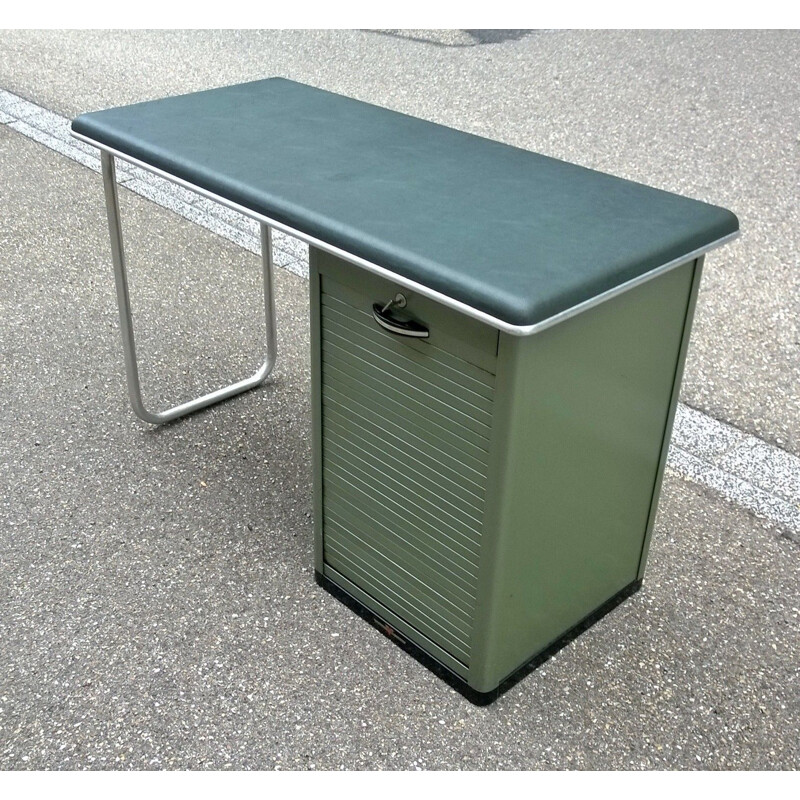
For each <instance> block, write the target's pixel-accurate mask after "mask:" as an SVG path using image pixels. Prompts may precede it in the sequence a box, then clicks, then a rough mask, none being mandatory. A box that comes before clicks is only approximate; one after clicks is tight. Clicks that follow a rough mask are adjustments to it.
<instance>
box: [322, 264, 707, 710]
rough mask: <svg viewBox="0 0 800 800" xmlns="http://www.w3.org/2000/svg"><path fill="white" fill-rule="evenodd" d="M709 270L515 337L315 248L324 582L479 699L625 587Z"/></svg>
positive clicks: (635, 564) (649, 512)
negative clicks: (399, 326)
mask: <svg viewBox="0 0 800 800" xmlns="http://www.w3.org/2000/svg"><path fill="white" fill-rule="evenodd" d="M701 267H702V258H700V259H696V260H691V261H688V262H686V263H684V264H682V265H679V266H677V267H676V268H674V269H671V270H669V271H667V272H665V273H664V274H662V275H660V276H658V277H655V278H653V279H651V280H649V281H646V282H644V283H642V284H641V285H639V286H637V287H635V288H633V289H631V290H629V291H627V292H624V293H622V294H619V295H618V296H616V297H613V298H611V299H609V300H607V301H605V302H603V303H600V304H599V305H596V306H594V307H592V308H590V309H588V310H586V311H584V312H583V313H579V314H576V315H574V316H571V317H570V318H568V319H566V320H565V321H563V322H561V323H560V324H557V325H554V326H552V327H549V328H547V329H545V330H543V331H541V332H540V333H538V334H535V335H532V336H526V337H517V336H512V335H509V334H506V333H502V332H499V331H497V330H495V329H494V328H492V327H489V326H488V325H485V324H483V323H481V322H478V321H476V320H474V319H470V318H468V317H466V316H463V315H461V314H460V313H458V312H457V311H455V310H453V309H450V308H445V307H444V306H442V305H440V304H438V303H436V302H434V301H432V300H430V299H427V298H424V297H421V296H418V295H415V294H414V292H412V291H408V290H406V289H404V288H402V287H401V286H398V285H396V284H393V283H392V282H391V281H388V280H385V279H383V278H381V277H378V276H376V275H372V274H368V273H365V272H364V271H363V270H361V269H359V268H357V267H354V266H352V265H351V264H348V263H347V262H345V261H343V260H341V259H338V258H336V257H335V256H333V255H330V254H328V253H325V252H323V251H321V250H318V249H315V248H312V250H311V317H312V332H311V341H312V370H313V376H312V387H313V415H314V425H313V430H314V437H313V452H314V498H315V500H314V501H315V514H314V519H315V529H316V530H315V561H316V563H315V567H316V572H317V578H318V581H319V582H320V583H322V584H323V585H324V586H326V587H327V588H328V589H329V590H331V591H333V592H334V593H335V594H336V595H337V596H339V597H340V598H341V599H343V600H345V601H346V602H348V604H350V605H351V606H353V607H354V608H356V609H357V610H358V611H359V612H360V613H362V614H363V615H364V616H366V617H367V618H370V619H371V621H372V622H374V623H375V624H377V625H378V626H379V627H381V628H382V629H383V630H384V631H385V632H387V633H388V634H390V635H392V636H393V637H394V638H395V639H397V640H398V641H400V643H401V644H404V645H405V646H406V647H407V648H408V649H410V650H411V651H412V652H413V653H414V654H415V655H416V656H418V657H420V658H421V660H423V661H424V662H425V663H427V664H428V665H429V666H433V667H435V668H436V669H437V671H438V672H439V673H440V674H442V675H443V677H446V678H447V679H448V680H449V681H450V682H451V683H452V684H453V685H455V686H456V687H457V688H459V689H460V690H461V691H462V692H463V693H464V694H466V695H467V696H468V697H469V698H470V699H471V700H473V701H475V702H488V701H491V700H492V699H494V697H496V696H497V694H498V693H499V692H500V691H501V690H502V689H504V688H506V687H507V686H508V685H510V683H511V682H513V681H514V679H515V678H516V677H518V676H520V675H522V674H524V673H525V671H526V668H528V669H529V668H530V667H532V666H533V665H535V664H536V663H538V662H539V661H541V660H542V659H543V657H546V655H547V654H549V653H550V652H552V651H553V650H554V649H556V648H558V647H559V646H561V645H562V644H563V643H564V642H565V641H568V640H569V638H571V637H572V636H574V635H575V632H576V631H578V630H580V629H582V627H584V626H585V625H586V624H588V623H589V622H591V621H593V620H594V619H596V618H598V617H599V616H600V615H602V614H603V613H604V612H606V611H607V610H610V609H611V608H613V607H614V605H616V604H617V603H618V602H619V601H620V600H622V599H624V598H625V597H626V596H628V595H629V594H631V593H632V592H633V591H635V590H636V589H637V588H638V587H639V585H640V583H641V579H642V574H643V572H644V567H645V562H646V558H647V549H648V543H649V539H650V533H651V530H652V526H653V520H654V516H655V510H656V504H657V500H658V492H659V487H660V484H661V477H662V473H663V469H664V461H665V458H666V452H667V447H668V443H669V436H670V429H671V425H672V419H673V415H674V412H675V405H676V402H677V394H678V387H679V384H680V377H681V371H682V367H683V363H684V358H685V353H686V346H687V342H688V338H689V329H690V326H691V320H692V314H693V310H694V303H695V297H696V292H697V286H698V283H699V279H700V271H701ZM398 293H402V294H403V296H404V298H405V299H406V301H407V305H406V307H405V308H404V309H403V310H402V313H401V316H402V318H403V319H407V320H415V321H417V322H419V323H421V324H422V325H423V326H425V327H426V328H427V329H428V330H429V337H428V338H426V339H417V338H406V337H404V336H398V335H395V334H393V333H391V332H388V331H386V330H384V329H383V328H382V327H381V326H379V325H378V324H376V321H375V319H374V318H373V314H372V307H373V304H375V303H378V304H379V305H384V304H386V303H388V302H389V301H390V300H392V299H393V298H395V297H396V295H397V294H398Z"/></svg>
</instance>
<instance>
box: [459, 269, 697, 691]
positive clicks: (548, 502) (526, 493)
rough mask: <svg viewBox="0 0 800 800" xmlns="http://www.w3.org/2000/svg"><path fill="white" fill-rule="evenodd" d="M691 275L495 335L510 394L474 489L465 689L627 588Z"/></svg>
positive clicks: (496, 678)
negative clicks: (480, 569)
mask: <svg viewBox="0 0 800 800" xmlns="http://www.w3.org/2000/svg"><path fill="white" fill-rule="evenodd" d="M694 268H695V263H694V262H689V263H687V264H685V265H683V266H681V267H678V268H676V269H674V270H672V271H670V272H668V273H666V274H665V275H663V276H661V277H659V278H656V279H653V280H651V281H649V282H647V283H645V284H643V285H641V286H639V287H637V288H636V289H633V290H631V291H629V292H626V293H624V294H622V295H620V296H618V297H616V298H614V299H613V300H609V301H608V302H606V303H603V304H601V305H599V306H597V307H595V308H593V309H591V310H590V311H587V312H585V313H583V314H580V315H578V316H576V317H573V318H572V319H570V320H568V321H566V322H564V323H562V324H560V325H558V326H555V327H553V328H550V329H548V330H546V331H543V332H542V333H540V334H537V335H535V336H532V337H529V338H527V339H512V338H511V337H507V336H501V340H500V352H499V358H498V374H497V378H498V393H499V392H501V391H502V390H503V389H505V388H507V389H508V390H509V391H510V392H511V395H512V396H511V397H510V398H505V399H506V400H507V402H504V403H502V409H503V413H505V414H507V415H508V418H507V419H506V420H499V419H498V420H496V423H497V429H498V430H500V429H502V430H504V431H505V436H504V437H503V439H504V440H503V441H497V442H495V443H494V445H493V446H494V447H495V448H497V451H496V452H495V454H494V457H493V459H492V464H493V465H495V467H496V472H495V473H494V474H492V475H491V476H490V485H489V487H488V489H487V501H488V504H487V517H486V520H487V521H486V546H487V549H488V547H489V546H490V542H491V546H492V547H493V548H494V552H493V553H492V554H491V555H490V554H489V553H486V561H485V562H484V566H485V567H487V568H489V569H490V570H491V575H489V576H488V577H486V576H484V577H485V580H483V581H482V583H481V587H482V591H481V593H480V597H479V602H481V603H485V607H484V609H483V613H482V614H480V630H476V639H478V640H480V641H481V645H480V648H479V651H480V660H479V663H478V662H475V663H474V667H475V668H474V670H473V674H472V675H471V678H470V684H471V685H472V686H473V687H474V688H476V689H477V690H478V691H489V690H491V689H493V688H494V687H495V686H496V685H497V684H498V683H499V682H500V681H502V680H503V679H504V678H505V677H507V676H508V675H509V674H510V673H512V672H514V671H515V670H516V669H517V668H519V667H520V666H522V665H523V664H524V663H525V662H526V661H528V660H529V659H530V658H531V657H533V656H534V655H536V654H537V653H539V652H540V651H542V650H543V649H545V648H546V647H547V646H548V645H549V644H551V643H552V642H553V641H554V640H556V639H558V638H559V637H560V636H561V635H563V634H564V633H565V632H566V631H567V630H569V629H570V628H571V627H572V626H573V625H575V624H577V623H578V622H580V621H581V620H582V619H583V618H584V617H586V616H587V615H588V614H590V613H592V612H593V611H594V610H595V609H597V608H598V607H599V606H601V605H602V604H603V603H605V602H606V601H607V600H608V599H609V598H611V597H612V596H614V595H615V594H616V593H617V592H619V591H620V590H622V589H623V588H624V587H626V586H627V585H628V584H630V583H632V582H633V581H635V580H636V579H637V575H638V570H639V563H640V558H641V555H642V549H643V543H644V540H645V536H646V531H647V529H648V521H649V518H650V512H651V505H652V502H653V496H654V487H655V486H656V484H657V482H658V478H659V475H660V466H661V454H662V444H663V441H664V436H665V431H667V432H668V429H669V420H670V414H671V411H672V409H673V407H674V404H673V387H674V383H675V380H676V373H677V374H679V369H678V367H679V364H680V361H681V359H682V357H683V354H684V350H683V349H682V341H683V337H684V328H685V322H686V319H687V314H688V313H689V309H690V300H691V298H692V295H693V293H692V286H693V276H694ZM504 369H505V370H513V375H504V374H503V370H504ZM500 410H501V405H500V404H499V403H498V408H497V412H498V413H500ZM492 529H494V530H492ZM476 655H477V654H476Z"/></svg>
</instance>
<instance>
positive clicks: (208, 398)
mask: <svg viewBox="0 0 800 800" xmlns="http://www.w3.org/2000/svg"><path fill="white" fill-rule="evenodd" d="M100 158H101V162H102V166H103V187H104V189H105V196H106V211H107V212H108V229H109V233H110V235H111V257H112V261H113V263H114V283H115V284H116V288H117V304H118V306H119V321H120V329H121V331H122V349H123V351H124V353H125V372H126V373H127V377H128V395H129V396H130V400H131V406H133V410H134V412H135V413H136V414H137V415H138V416H139V417H141V419H143V420H144V421H145V422H149V423H151V424H153V425H160V424H162V423H164V422H169V421H171V420H173V419H177V418H178V417H182V416H184V415H185V414H190V413H191V412H192V411H197V410H198V409H201V408H205V407H206V406H210V405H212V404H214V403H218V402H220V401H221V400H227V399H228V398H229V397H233V396H234V395H236V394H240V393H241V392H246V391H247V390H248V389H253V388H255V387H256V386H259V385H260V384H262V383H263V382H264V381H265V380H266V378H267V376H268V375H269V374H270V372H272V367H273V366H274V365H275V357H276V354H277V332H276V325H275V296H274V293H273V288H272V229H271V228H270V227H269V225H267V224H265V223H263V222H262V223H261V261H262V266H263V271H264V308H265V312H266V328H267V330H266V334H267V358H266V361H265V362H264V363H263V364H262V365H261V368H260V369H259V370H258V371H257V372H256V373H255V374H254V375H252V376H251V377H250V378H245V379H244V380H241V381H238V382H237V383H232V384H231V385H230V386H226V387H224V388H222V389H217V390H216V391H214V392H209V393H208V394H205V395H203V396H202V397H198V398H196V399H195V400H189V401H188V402H186V403H181V404H180V405H177V406H173V407H172V408H169V409H167V410H166V411H160V412H152V411H148V410H147V409H146V408H145V407H144V403H143V402H142V391H141V386H140V384H139V365H138V361H137V359H136V344H135V342H134V336H133V315H132V314H131V302H130V294H129V292H128V276H127V272H126V269H125V251H124V249H123V245H122V225H121V223H120V214H119V201H118V198H117V178H116V169H115V166H114V156H112V155H111V154H110V153H106V152H105V151H102V152H101V155H100Z"/></svg>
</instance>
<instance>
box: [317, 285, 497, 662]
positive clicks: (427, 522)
mask: <svg viewBox="0 0 800 800" xmlns="http://www.w3.org/2000/svg"><path fill="white" fill-rule="evenodd" d="M372 299H373V298H372V296H371V295H370V296H369V297H366V296H365V297H364V301H363V302H354V300H353V290H352V288H351V287H345V286H343V285H340V284H339V283H338V282H337V281H335V280H333V279H331V278H330V277H328V276H327V275H324V276H322V279H321V291H320V305H321V307H320V334H321V335H320V355H321V358H320V361H321V402H322V413H321V427H322V485H323V492H322V518H323V556H324V561H325V563H326V564H327V565H329V566H330V567H332V568H333V569H335V570H336V571H337V572H338V573H339V574H341V575H343V576H344V577H345V578H347V579H348V580H349V581H352V583H353V584H355V585H356V586H358V587H359V588H360V589H361V590H362V591H363V592H365V593H366V594H367V595H369V596H370V597H372V598H374V599H375V600H377V601H378V602H379V603H381V604H382V605H383V606H385V607H386V608H388V609H390V610H391V611H392V612H393V613H394V614H395V615H397V617H399V618H401V619H402V620H403V621H404V622H406V623H407V625H408V626H410V627H411V628H412V629H413V631H417V632H419V633H420V634H422V637H425V638H427V639H429V640H430V641H432V642H434V643H435V644H436V645H438V646H439V647H441V648H442V649H443V650H445V651H446V652H447V653H449V654H450V655H451V656H453V657H454V658H455V659H457V660H458V661H459V662H460V663H462V664H463V665H465V666H468V665H469V663H470V652H471V645H472V625H473V619H474V613H475V599H476V590H477V575H478V562H479V557H480V548H481V534H482V526H483V514H484V503H485V499H486V479H487V461H488V450H489V437H490V432H491V425H492V412H493V405H494V375H493V372H490V371H488V370H487V369H485V366H486V364H485V363H484V364H483V366H477V365H476V364H474V363H470V361H469V360H467V359H465V358H463V357H462V356H463V352H459V354H456V353H454V352H453V350H454V349H457V348H455V347H448V346H447V343H448V341H449V340H448V339H447V338H446V337H441V338H439V339H437V338H436V337H434V336H433V334H432V336H431V340H430V342H424V343H423V342H419V341H414V342H411V341H409V340H406V339H403V338H402V337H398V336H395V335H393V334H391V333H387V332H385V331H383V330H382V329H380V328H379V327H378V326H377V325H376V324H375V321H374V320H373V319H372V316H371V314H370V313H369V312H368V311H367V310H366V309H367V308H369V303H370V301H371V300H372ZM427 316H428V317H430V318H426V319H425V323H426V324H428V325H430V327H431V330H432V331H434V330H435V329H436V325H437V319H436V315H435V313H433V314H431V313H430V312H429V313H428V315H427ZM417 643H418V644H422V645H423V646H424V639H420V641H418V642H417Z"/></svg>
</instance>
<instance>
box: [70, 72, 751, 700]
mask: <svg viewBox="0 0 800 800" xmlns="http://www.w3.org/2000/svg"><path fill="white" fill-rule="evenodd" d="M72 130H73V133H74V135H75V136H76V137H77V138H79V139H81V140H83V141H85V142H88V143H90V144H93V145H95V146H97V147H98V148H100V150H101V151H102V161H103V175H104V185H105V191H106V201H107V207H108V218H109V227H110V232H111V242H112V252H113V262H114V268H115V276H116V286H117V296H118V301H119V306H120V317H121V323H122V333H123V345H124V352H125V357H126V368H127V374H128V385H129V391H130V394H131V400H132V404H133V407H134V410H135V411H136V413H137V414H139V416H141V417H142V418H143V419H145V420H147V421H149V422H153V423H159V422H163V421H166V420H169V419H174V418H175V417H177V416H180V415H182V414H185V413H189V412H190V411H192V410H194V409H196V408H199V407H203V406H206V405H209V404H210V403H213V402H216V401H218V400H220V399H224V398H226V397H230V396H232V395H233V394H235V393H238V392H240V391H244V390H246V389H248V388H252V387H253V386H255V385H257V384H258V383H259V382H261V381H262V380H264V379H265V378H266V376H267V375H268V374H269V371H270V369H271V368H272V364H273V363H274V359H275V310H274V303H273V300H272V291H271V282H272V261H271V239H270V235H271V230H272V229H278V230H282V231H285V232H287V233H289V234H291V235H294V236H296V237H298V238H300V239H302V240H304V241H306V242H308V243H309V244H310V246H311V250H310V252H311V298H312V307H311V312H312V335H311V344H312V390H313V394H314V402H313V409H314V412H313V413H314V442H313V447H314V465H315V536H316V548H315V551H316V572H317V577H318V580H319V581H320V582H321V583H322V584H323V585H325V586H326V588H328V589H330V590H332V591H334V592H335V593H337V594H338V596H340V597H341V598H342V599H344V600H345V601H346V602H348V603H349V604H351V605H352V606H353V607H354V608H356V609H358V610H359V611H360V612H361V613H363V614H365V615H366V616H368V618H369V619H370V620H371V621H373V622H375V623H376V624H378V625H379V626H381V627H382V629H383V630H384V631H385V632H388V633H390V634H391V635H392V636H393V637H394V638H395V639H396V640H398V641H399V642H401V643H402V644H403V646H404V647H406V648H407V649H408V650H409V651H411V652H413V653H414V655H416V656H417V657H418V658H420V660H423V661H425V663H427V664H428V665H429V666H432V667H433V668H435V669H436V670H437V671H438V672H439V674H441V675H442V676H443V677H445V678H446V679H447V680H448V681H450V682H451V683H452V684H453V685H454V686H456V687H457V688H459V690H461V691H462V692H464V693H465V694H466V695H467V696H469V697H470V699H472V700H474V701H476V702H487V701H490V700H491V699H493V698H494V697H496V696H497V694H498V692H499V691H501V690H502V688H503V687H506V688H507V687H508V686H509V685H510V684H511V682H513V680H515V679H516V678H517V677H518V676H519V675H520V674H522V672H524V670H525V669H528V668H530V666H531V665H533V664H535V663H538V662H539V661H541V659H542V658H544V657H546V655H547V654H548V653H550V652H553V650H554V649H555V648H557V647H559V646H561V645H563V643H564V642H565V641H566V640H568V638H569V637H570V636H572V635H574V633H575V632H576V630H578V629H580V628H581V626H585V625H586V624H588V622H590V621H591V620H593V619H595V618H597V617H598V616H599V615H601V614H603V613H605V612H607V611H608V610H609V609H610V608H611V607H612V606H613V605H614V604H615V603H616V602H618V601H619V600H620V599H622V598H624V597H625V596H627V595H628V594H630V593H631V592H632V591H634V590H635V589H636V588H638V586H639V584H640V583H641V579H642V575H643V571H644V565H645V561H646V557H647V550H648V545H649V540H650V534H651V532H652V525H653V520H654V516H655V509H656V506H657V501H658V493H659V488H660V484H661V478H662V474H663V469H664V462H665V459H666V452H667V447H668V444H669V437H670V430H671V425H672V419H673V415H674V411H675V406H676V403H677V398H678V390H679V387H680V380H681V373H682V368H683V363H684V360H685V354H686V348H687V345H688V340H689V332H690V327H691V321H692V316H693V310H694V304H695V300H696V296H697V289H698V285H699V280H700V273H701V268H702V262H703V256H704V254H705V253H706V252H708V251H709V250H710V249H712V248H714V247H716V246H719V245H721V244H723V243H724V242H727V241H729V240H730V239H731V238H733V237H734V236H735V235H736V234H737V231H738V221H737V220H736V217H735V216H734V215H733V214H731V213H730V212H729V211H726V210H724V209H721V208H717V207H715V206H711V205H708V204H705V203H701V202H698V201H695V200H690V199H688V198H684V197H679V196H677V195H674V194H670V193H668V192H663V191H659V190H657V189H652V188H649V187H646V186H642V185H640V184H636V183H633V182H630V181H626V180H622V179H620V178H616V177H612V176H609V175H605V174H602V173H599V172H595V171H592V170H588V169H584V168H582V167H578V166H575V165H572V164H567V163H565V162H562V161H558V160H555V159H551V158H548V157H546V156H542V155H538V154H535V153H530V152H528V151H525V150H520V149H518V148H514V147H510V146H507V145H503V144H500V143H497V142H492V141H489V140H486V139H483V138H481V137H477V136H472V135H469V134H466V133H461V132H458V131H454V130H451V129H449V128H445V127H442V126H439V125H435V124H433V123H429V122H425V121H422V120H418V119H415V118H413V117H409V116H406V115H403V114H399V113H396V112H392V111H388V110H386V109H382V108H378V107H376V106H372V105H368V104H366V103H362V102H359V101H356V100H352V99H349V98H345V97H342V96H339V95H336V94H332V93H330V92H325V91H322V90H319V89H313V88H311V87H307V86H303V85H301V84H298V83H294V82H292V81H288V80H283V79H278V78H273V79H269V80H263V81H256V82H253V83H247V84H242V85H239V86H232V87H226V88H222V89H213V90H210V91H206V92H197V93H193V94H189V95H184V96H180V97H172V98H167V99H163V100H156V101H152V102H147V103H140V104H137V105H132V106H127V107H123V108H116V109H110V110H107V111H100V112H95V113H91V114H84V115H82V116H80V117H78V118H77V119H76V120H75V121H74V122H73V126H72ZM115 158H121V159H124V160H126V161H129V162H131V163H134V164H137V165H138V166H141V167H144V168H145V169H147V170H150V171H151V172H154V173H156V174H157V175H160V176H162V177H164V178H167V179H169V180H171V181H174V182H175V183H178V184H180V185H182V186H184V187H187V188H189V189H192V190H194V191H196V192H198V193H200V194H201V195H204V196H206V197H209V198H212V199H215V200H217V201H218V202H220V203H223V204H224V205H226V206H228V207H230V208H233V209H235V210H237V211H239V212H241V213H242V214H245V215H247V216H249V217H252V218H254V219H256V220H258V221H259V222H260V223H261V230H262V245H263V266H264V281H265V292H264V294H265V300H266V317H267V337H266V338H267V360H266V362H265V364H264V366H263V367H262V369H261V370H259V372H258V373H256V375H254V376H252V378H250V379H248V380H246V381H240V382H238V383H235V384H233V385H231V386H230V387H227V388H225V389H222V390H219V391H218V392H215V393H212V394H210V395H206V396H204V397H201V398H198V399H197V400H194V401H190V402H189V403H184V404H181V405H179V406H176V407H175V408H172V409H168V410H167V411H164V412H150V411H147V410H146V409H145V408H144V406H143V404H142V401H141V395H140V392H139V386H138V369H137V363H136V352H135V344H134V337H133V325H132V319H131V311H130V302H129V299H128V293H127V278H126V274H125V261H124V251H123V245H122V231H121V226H120V219H119V210H118V205H117V197H116V181H115V176H114V159H115Z"/></svg>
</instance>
